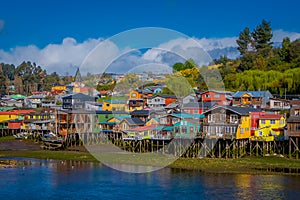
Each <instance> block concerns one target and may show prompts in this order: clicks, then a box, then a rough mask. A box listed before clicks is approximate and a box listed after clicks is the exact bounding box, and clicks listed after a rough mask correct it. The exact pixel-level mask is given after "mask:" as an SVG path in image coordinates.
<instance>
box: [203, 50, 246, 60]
mask: <svg viewBox="0 0 300 200" xmlns="http://www.w3.org/2000/svg"><path fill="white" fill-rule="evenodd" d="M207 52H208V53H209V55H210V56H211V58H212V59H218V58H220V56H226V57H227V58H229V59H236V58H238V57H239V56H240V53H239V51H238V50H237V48H236V47H226V48H217V49H212V50H210V51H207Z"/></svg>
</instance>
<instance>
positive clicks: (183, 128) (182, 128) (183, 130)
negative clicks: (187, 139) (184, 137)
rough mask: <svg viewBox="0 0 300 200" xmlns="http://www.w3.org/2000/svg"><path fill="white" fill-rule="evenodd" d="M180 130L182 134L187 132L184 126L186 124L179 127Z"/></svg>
mask: <svg viewBox="0 0 300 200" xmlns="http://www.w3.org/2000/svg"><path fill="white" fill-rule="evenodd" d="M181 131H182V133H183V134H186V133H187V128H186V126H182V127H181Z"/></svg>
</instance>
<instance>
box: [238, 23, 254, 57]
mask: <svg viewBox="0 0 300 200" xmlns="http://www.w3.org/2000/svg"><path fill="white" fill-rule="evenodd" d="M251 42H252V39H251V33H250V30H249V28H245V29H244V30H243V31H242V32H240V34H239V38H238V39H237V40H236V43H237V45H238V48H237V49H238V50H239V52H240V54H241V55H244V54H246V53H247V52H248V51H249V46H250V45H251Z"/></svg>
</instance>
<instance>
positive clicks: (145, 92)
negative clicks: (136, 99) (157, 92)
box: [135, 89, 153, 94]
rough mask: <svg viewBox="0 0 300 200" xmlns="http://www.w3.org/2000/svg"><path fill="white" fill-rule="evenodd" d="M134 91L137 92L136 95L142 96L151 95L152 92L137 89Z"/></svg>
mask: <svg viewBox="0 0 300 200" xmlns="http://www.w3.org/2000/svg"><path fill="white" fill-rule="evenodd" d="M135 91H137V92H138V93H141V94H142V93H143V94H152V93H153V92H152V91H150V90H140V89H137V90H135Z"/></svg>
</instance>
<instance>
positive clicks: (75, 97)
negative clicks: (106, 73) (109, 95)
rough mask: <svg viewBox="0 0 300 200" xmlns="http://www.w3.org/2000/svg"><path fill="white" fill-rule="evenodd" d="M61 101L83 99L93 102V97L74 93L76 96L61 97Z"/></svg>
mask: <svg viewBox="0 0 300 200" xmlns="http://www.w3.org/2000/svg"><path fill="white" fill-rule="evenodd" d="M62 99H83V100H89V101H90V100H95V98H94V97H92V96H89V95H86V94H82V93H76V94H71V95H67V96H63V97H62Z"/></svg>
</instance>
